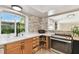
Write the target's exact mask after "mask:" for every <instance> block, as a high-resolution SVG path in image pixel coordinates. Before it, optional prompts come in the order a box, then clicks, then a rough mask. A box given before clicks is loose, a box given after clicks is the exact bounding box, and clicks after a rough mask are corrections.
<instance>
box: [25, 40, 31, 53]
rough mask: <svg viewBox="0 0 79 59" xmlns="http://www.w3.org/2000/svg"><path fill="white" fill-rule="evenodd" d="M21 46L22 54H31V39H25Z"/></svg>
mask: <svg viewBox="0 0 79 59" xmlns="http://www.w3.org/2000/svg"><path fill="white" fill-rule="evenodd" d="M23 46H24V47H23V54H32V39H26V40H25V41H24V45H23Z"/></svg>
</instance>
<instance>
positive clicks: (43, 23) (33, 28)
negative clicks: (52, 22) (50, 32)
mask: <svg viewBox="0 0 79 59" xmlns="http://www.w3.org/2000/svg"><path fill="white" fill-rule="evenodd" d="M47 22H48V20H47V18H41V17H37V16H29V20H28V24H29V25H28V30H29V32H38V30H39V29H44V30H47V26H48V23H47Z"/></svg>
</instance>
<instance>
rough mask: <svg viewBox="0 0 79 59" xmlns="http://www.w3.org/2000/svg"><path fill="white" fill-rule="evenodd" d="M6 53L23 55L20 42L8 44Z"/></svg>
mask: <svg viewBox="0 0 79 59" xmlns="http://www.w3.org/2000/svg"><path fill="white" fill-rule="evenodd" d="M4 53H5V54H22V51H21V44H20V42H14V43H9V44H6V45H5V51H4Z"/></svg>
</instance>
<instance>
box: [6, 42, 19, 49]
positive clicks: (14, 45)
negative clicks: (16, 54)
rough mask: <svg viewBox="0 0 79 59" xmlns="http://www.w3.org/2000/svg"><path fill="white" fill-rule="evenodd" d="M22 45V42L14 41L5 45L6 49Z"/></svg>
mask: <svg viewBox="0 0 79 59" xmlns="http://www.w3.org/2000/svg"><path fill="white" fill-rule="evenodd" d="M20 45H21V42H13V43H9V44H6V45H5V47H6V49H12V48H16V47H17V46H20Z"/></svg>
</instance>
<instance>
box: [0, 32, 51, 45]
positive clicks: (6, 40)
mask: <svg viewBox="0 0 79 59" xmlns="http://www.w3.org/2000/svg"><path fill="white" fill-rule="evenodd" d="M40 35H46V36H51V34H50V33H45V34H39V33H27V34H24V35H23V36H19V37H9V38H8V37H7V38H5V37H4V38H0V45H5V44H8V43H11V42H16V41H20V40H24V39H28V38H32V37H36V36H40Z"/></svg>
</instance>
